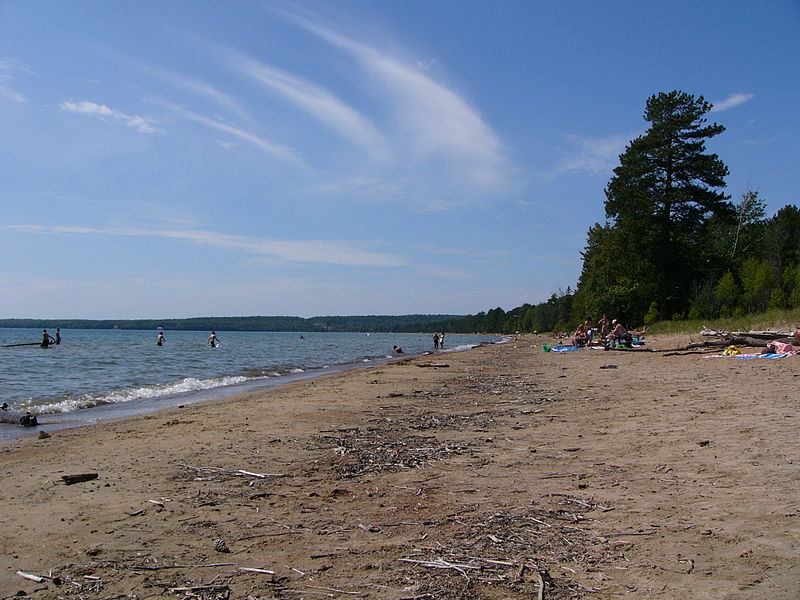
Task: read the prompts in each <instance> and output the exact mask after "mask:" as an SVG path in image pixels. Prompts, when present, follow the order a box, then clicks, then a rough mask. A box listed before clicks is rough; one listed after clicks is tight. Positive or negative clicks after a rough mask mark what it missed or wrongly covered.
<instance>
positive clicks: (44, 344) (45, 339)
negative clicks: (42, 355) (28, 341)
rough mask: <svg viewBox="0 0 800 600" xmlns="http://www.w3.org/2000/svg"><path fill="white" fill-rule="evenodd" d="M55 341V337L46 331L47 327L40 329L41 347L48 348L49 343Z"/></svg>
mask: <svg viewBox="0 0 800 600" xmlns="http://www.w3.org/2000/svg"><path fill="white" fill-rule="evenodd" d="M55 342H56V338H54V337H53V336H52V335H50V334H49V333H47V329H42V343H41V344H40V346H41V347H42V348H49V347H50V344H55ZM34 343H36V342H34Z"/></svg>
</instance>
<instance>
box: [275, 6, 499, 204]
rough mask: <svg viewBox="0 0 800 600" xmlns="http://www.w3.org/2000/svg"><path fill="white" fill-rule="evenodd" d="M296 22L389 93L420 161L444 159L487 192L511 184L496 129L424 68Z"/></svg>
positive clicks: (313, 25) (299, 20)
mask: <svg viewBox="0 0 800 600" xmlns="http://www.w3.org/2000/svg"><path fill="white" fill-rule="evenodd" d="M286 16H287V17H288V18H290V19H291V20H293V21H294V22H295V23H297V24H298V25H300V26H301V27H303V28H304V29H306V30H307V31H310V32H312V33H314V34H315V35H317V36H318V37H320V38H322V39H324V40H326V41H327V42H329V43H330V44H332V45H334V46H336V47H337V48H339V49H340V50H342V51H344V52H346V53H348V54H349V55H351V56H352V57H354V58H355V60H357V61H358V62H359V63H360V64H361V65H362V67H363V68H364V69H365V70H366V71H367V73H368V74H369V75H370V80H371V81H373V82H378V83H379V84H381V85H383V87H384V88H385V89H386V90H387V92H388V94H387V96H386V98H387V100H389V101H390V102H392V103H393V105H394V108H395V111H396V117H397V119H398V122H399V123H398V125H399V127H398V130H399V132H400V133H401V134H403V135H405V136H407V137H408V138H409V139H410V142H411V146H412V148H413V149H414V151H415V153H416V155H417V156H416V158H417V160H418V161H419V162H421V163H424V162H426V161H428V160H437V159H438V160H444V161H445V162H446V163H447V164H449V166H450V168H451V169H452V170H453V171H454V172H455V173H456V176H457V178H458V179H459V180H461V181H464V182H466V183H468V184H469V185H470V186H474V187H477V188H479V189H481V190H482V191H499V190H502V189H505V187H506V186H507V184H508V181H507V176H508V173H507V171H508V167H509V165H508V163H507V159H506V157H505V149H504V147H503V144H502V142H501V141H500V139H499V138H498V137H497V135H496V134H495V133H494V131H492V129H491V127H489V125H487V124H486V122H485V121H484V120H483V119H482V118H481V116H480V114H479V113H478V112H477V110H475V109H474V108H473V107H471V106H470V105H469V104H468V103H467V102H466V101H465V100H464V99H463V98H461V97H460V96H459V95H458V94H456V93H455V92H453V91H452V90H450V89H449V88H448V87H446V86H445V85H443V84H441V83H439V82H437V81H434V80H433V79H431V78H430V77H428V76H427V75H425V74H424V73H423V72H421V70H420V69H419V68H416V67H414V66H411V65H407V64H404V63H403V62H401V61H400V60H398V59H395V58H393V57H391V56H389V55H387V54H385V53H383V52H381V51H379V50H377V49H375V48H373V47H371V46H368V45H366V44H364V43H361V42H358V41H355V40H353V39H351V38H348V37H346V36H345V35H343V34H340V33H337V32H335V31H333V30H332V29H329V28H327V27H324V26H322V25H320V24H318V23H316V22H313V21H311V20H309V19H307V18H304V17H301V16H298V15H291V14H287V15H286Z"/></svg>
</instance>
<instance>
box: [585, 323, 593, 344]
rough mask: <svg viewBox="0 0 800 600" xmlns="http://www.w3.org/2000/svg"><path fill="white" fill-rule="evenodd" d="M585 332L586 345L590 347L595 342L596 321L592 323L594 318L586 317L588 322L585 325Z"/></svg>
mask: <svg viewBox="0 0 800 600" xmlns="http://www.w3.org/2000/svg"><path fill="white" fill-rule="evenodd" d="M583 330H584V331H585V332H586V338H587V340H586V344H587V345H590V344H591V343H592V341H593V340H594V321H592V317H586V321H585V322H584V324H583Z"/></svg>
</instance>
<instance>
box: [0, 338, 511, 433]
mask: <svg viewBox="0 0 800 600" xmlns="http://www.w3.org/2000/svg"><path fill="white" fill-rule="evenodd" d="M50 333H51V334H55V330H51V331H50ZM208 333H210V332H200V331H165V332H164V336H165V337H166V343H165V344H164V345H163V346H160V347H159V346H157V345H156V335H157V332H156V331H131V330H97V329H91V330H89V329H85V330H84V329H68V330H62V332H61V334H62V343H61V344H60V345H58V346H55V345H54V346H50V347H49V348H47V349H43V348H40V347H38V346H16V347H0V398H1V400H0V403H2V402H6V403H8V405H9V408H10V409H13V410H17V411H30V412H31V413H33V414H35V415H37V419H38V421H39V423H40V425H39V427H37V428H22V427H19V426H16V425H10V424H3V423H0V441H3V440H9V439H15V438H17V437H20V436H21V435H25V434H30V433H35V432H36V431H39V430H42V429H44V430H50V429H59V428H63V427H66V426H76V425H86V424H92V423H96V422H98V421H100V420H104V419H108V418H115V417H121V416H128V415H132V414H139V413H144V412H151V411H153V410H157V409H159V408H164V407H167V406H175V405H178V404H189V403H193V402H200V401H204V400H209V399H213V398H220V397H224V396H231V395H235V394H239V393H243V392H247V391H251V390H254V389H260V388H264V387H270V386H274V385H278V384H280V383H283V382H288V381H292V380H296V379H300V378H307V377H313V376H316V375H321V374H325V373H330V372H332V371H336V370H343V369H348V368H356V367H358V366H367V365H376V364H381V363H385V362H387V361H389V360H391V359H396V358H398V355H397V354H395V353H394V352H393V350H392V346H395V345H397V346H400V347H401V348H402V349H403V351H404V354H405V355H412V356H413V355H416V354H423V353H425V352H431V351H433V342H432V338H431V335H430V334H405V333H391V334H388V333H372V334H365V333H302V334H301V333H294V332H293V333H288V332H287V333H284V332H279V333H270V332H224V331H220V332H218V335H219V338H220V340H221V343H220V345H219V347H217V348H211V347H209V346H208V344H207V343H206V339H207V337H208ZM39 340H41V331H40V330H38V329H0V346H6V345H11V344H23V343H32V342H36V341H39ZM497 341H499V339H498V338H497V337H494V336H480V335H460V334H448V335H446V336H445V349H444V351H443V352H445V353H446V352H451V351H454V350H464V349H468V348H470V347H474V346H476V345H479V344H482V343H492V342H497ZM440 352H441V351H440Z"/></svg>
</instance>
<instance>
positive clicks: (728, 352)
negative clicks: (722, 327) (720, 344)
mask: <svg viewBox="0 0 800 600" xmlns="http://www.w3.org/2000/svg"><path fill="white" fill-rule="evenodd" d="M722 353H723V354H724V355H725V356H737V355H738V354H741V352H740V351H739V349H738V348H737V347H736V346H728V347H727V348H725V350H723V351H722Z"/></svg>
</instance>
